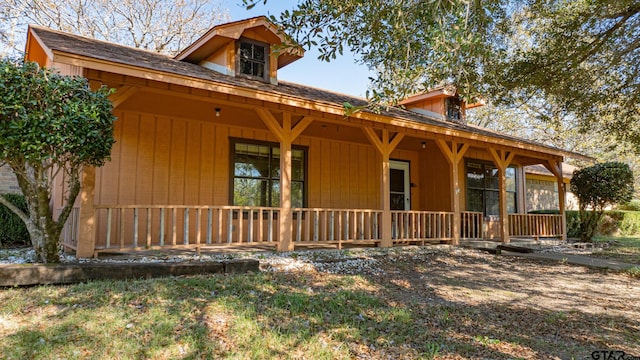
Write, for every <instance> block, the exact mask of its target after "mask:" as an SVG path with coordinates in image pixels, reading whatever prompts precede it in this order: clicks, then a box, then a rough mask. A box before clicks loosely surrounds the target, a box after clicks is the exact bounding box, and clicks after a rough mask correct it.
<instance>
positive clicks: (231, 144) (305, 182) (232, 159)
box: [229, 137, 309, 208]
mask: <svg viewBox="0 0 640 360" xmlns="http://www.w3.org/2000/svg"><path fill="white" fill-rule="evenodd" d="M236 144H250V145H260V146H269V147H270V148H271V149H273V148H278V149H279V148H280V143H278V142H273V141H262V140H255V139H244V138H235V137H230V138H229V204H230V205H231V206H239V205H235V204H234V201H233V200H234V194H235V191H234V190H235V189H234V180H235V178H236V176H235V163H236V162H235V157H236V151H235V149H236ZM291 150H302V154H303V161H304V167H303V171H304V180H302V207H303V208H306V207H307V204H308V198H309V190H308V188H309V184H308V183H309V147H308V146H303V145H293V144H292V145H291ZM269 151H270V156H271V155H272V154H273V153H272V150H269ZM269 179H271V178H269ZM292 182H293V181H292ZM296 182H299V180H296ZM272 201H273V199H272ZM260 207H262V205H260ZM264 207H273V208H276V207H275V206H271V205H266V206H264Z"/></svg>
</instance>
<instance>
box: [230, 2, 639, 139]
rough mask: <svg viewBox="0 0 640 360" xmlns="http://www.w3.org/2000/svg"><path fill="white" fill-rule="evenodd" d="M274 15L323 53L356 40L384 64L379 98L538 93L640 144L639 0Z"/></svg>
mask: <svg viewBox="0 0 640 360" xmlns="http://www.w3.org/2000/svg"><path fill="white" fill-rule="evenodd" d="M266 1H267V0H243V2H244V4H245V5H246V6H248V7H252V6H254V5H256V4H257V3H261V2H266ZM272 20H273V21H275V22H276V23H278V24H279V25H280V26H282V28H283V30H284V31H285V32H286V33H288V34H290V35H291V36H292V37H293V39H294V40H295V41H297V42H298V43H299V44H301V45H303V46H305V47H312V46H313V47H317V48H318V49H319V51H320V58H321V59H324V60H330V59H332V58H334V57H335V56H336V54H340V53H342V52H343V51H344V50H345V49H349V50H350V51H352V52H353V53H354V54H355V55H356V57H357V58H358V59H359V61H360V62H361V63H362V64H364V65H366V66H368V67H369V68H370V69H373V70H375V72H376V77H375V78H374V79H371V92H370V93H368V97H369V98H370V100H372V103H373V104H378V105H389V104H395V103H396V102H397V101H398V100H400V99H403V98H404V97H406V96H407V95H410V94H414V93H419V92H423V91H425V90H428V89H430V88H433V87H435V86H438V85H442V84H454V85H455V86H456V87H457V89H458V92H459V94H460V95H461V96H462V97H463V98H465V99H467V100H469V99H472V98H474V97H478V96H479V97H483V98H485V99H488V100H489V101H490V102H494V103H501V104H505V103H506V104H513V103H516V102H523V101H524V102H526V100H527V99H529V98H531V97H533V96H535V97H538V98H540V99H543V100H552V101H553V103H555V104H558V105H559V106H561V107H562V108H563V109H564V110H565V111H567V112H571V113H573V114H574V116H575V117H576V119H577V121H578V123H579V125H580V127H581V129H582V131H586V130H590V129H598V130H602V131H607V132H611V133H613V134H615V135H616V136H617V138H618V139H620V140H625V141H627V142H629V143H632V144H634V145H635V147H636V150H638V151H640V125H639V124H640V77H639V74H640V61H638V58H640V50H639V48H640V31H638V29H640V2H639V1H637V0H618V1H610V0H526V1H522V0H489V1H482V2H481V1H471V0H448V1H411V0H405V1H388V0H303V1H300V2H299V3H298V5H296V7H295V8H294V9H292V10H290V11H285V12H284V13H282V14H280V15H279V16H278V17H275V16H274V17H272Z"/></svg>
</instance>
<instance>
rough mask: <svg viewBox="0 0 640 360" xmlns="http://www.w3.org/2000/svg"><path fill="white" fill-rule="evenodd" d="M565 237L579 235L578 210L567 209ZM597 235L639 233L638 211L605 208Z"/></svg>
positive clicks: (557, 212)
mask: <svg viewBox="0 0 640 360" xmlns="http://www.w3.org/2000/svg"><path fill="white" fill-rule="evenodd" d="M529 213H530V214H559V213H560V212H559V211H558V210H535V211H530V212H529ZM565 215H566V219H567V237H568V238H579V237H580V212H579V211H577V210H567V211H566V212H565ZM597 233H598V234H599V235H613V234H619V235H623V236H634V235H640V211H620V210H607V211H605V212H604V216H603V217H602V219H601V220H600V224H599V226H598V231H597Z"/></svg>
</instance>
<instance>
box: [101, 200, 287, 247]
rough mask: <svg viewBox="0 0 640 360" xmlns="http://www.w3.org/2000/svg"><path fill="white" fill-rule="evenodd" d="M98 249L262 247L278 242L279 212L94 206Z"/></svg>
mask: <svg viewBox="0 0 640 360" xmlns="http://www.w3.org/2000/svg"><path fill="white" fill-rule="evenodd" d="M95 208H96V220H97V224H96V226H97V229H98V231H97V233H98V237H97V241H96V250H104V249H120V250H122V249H127V250H130V249H150V248H155V247H198V246H204V245H259V244H272V245H274V246H275V243H277V241H278V221H277V219H278V214H279V209H278V208H271V207H243V206H161V205H160V206H135V205H132V206H96V207H95Z"/></svg>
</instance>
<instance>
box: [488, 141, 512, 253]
mask: <svg viewBox="0 0 640 360" xmlns="http://www.w3.org/2000/svg"><path fill="white" fill-rule="evenodd" d="M489 154H491V157H492V158H493V163H494V164H495V165H496V167H497V168H498V189H499V195H500V240H501V241H502V242H504V243H508V242H509V241H510V239H509V213H508V211H507V174H506V172H507V167H508V166H509V164H511V161H513V158H514V156H515V152H513V151H505V150H496V149H494V148H489Z"/></svg>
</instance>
